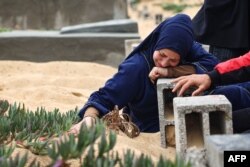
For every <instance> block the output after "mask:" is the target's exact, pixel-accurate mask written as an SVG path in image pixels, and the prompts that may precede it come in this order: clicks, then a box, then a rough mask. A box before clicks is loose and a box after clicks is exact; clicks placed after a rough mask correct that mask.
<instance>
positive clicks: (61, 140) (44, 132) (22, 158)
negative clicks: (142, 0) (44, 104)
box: [0, 101, 190, 167]
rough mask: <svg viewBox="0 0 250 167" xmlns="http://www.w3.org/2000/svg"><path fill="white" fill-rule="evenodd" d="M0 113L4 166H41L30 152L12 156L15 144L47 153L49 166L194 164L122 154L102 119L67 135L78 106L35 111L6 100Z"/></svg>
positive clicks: (1, 161) (0, 157)
mask: <svg viewBox="0 0 250 167" xmlns="http://www.w3.org/2000/svg"><path fill="white" fill-rule="evenodd" d="M0 113H1V114H0V134H1V135H0V166H1V167H12V166H15V167H24V166H25V167H26V166H27V167H39V166H41V165H40V164H39V162H38V161H37V160H36V159H32V160H31V162H28V154H27V153H26V154H24V155H20V154H16V156H12V153H13V152H14V150H15V147H22V148H25V149H27V150H28V151H30V152H31V153H33V154H35V155H47V156H48V157H49V158H50V160H51V161H50V162H49V163H50V164H49V165H48V167H68V166H70V165H71V160H73V159H75V160H78V162H79V166H81V167H85V166H88V167H99V166H100V167H113V166H120V167H137V166H144V167H152V166H157V167H175V166H178V167H190V164H186V163H185V162H184V161H182V160H180V159H178V158H176V161H175V162H171V161H169V160H166V159H164V158H163V157H160V159H159V161H158V162H157V163H155V162H154V161H152V159H151V158H150V157H149V156H147V155H144V154H141V155H139V156H135V153H134V152H133V151H131V150H126V151H125V152H124V153H123V154H122V155H119V153H118V152H117V151H115V150H114V147H115V144H116V133H115V131H113V130H107V128H106V127H107V126H105V124H104V123H103V122H102V120H101V121H98V122H97V124H96V126H93V127H91V128H87V127H86V126H84V125H82V127H81V129H80V132H79V134H78V135H76V136H74V135H73V134H70V135H65V131H67V130H68V129H69V128H70V127H71V126H72V124H74V123H76V122H77V121H78V118H77V116H76V115H77V109H75V110H73V111H69V112H67V113H66V114H61V113H60V112H59V111H58V110H57V109H55V110H54V111H52V112H47V111H45V109H43V108H38V109H37V110H36V111H35V112H31V111H29V110H26V109H25V106H24V105H22V106H21V105H17V104H16V103H15V104H14V105H10V104H9V103H8V102H7V101H2V102H1V103H0ZM120 121H121V120H120ZM122 121H124V120H122ZM11 144H13V146H11ZM6 145H7V146H6ZM15 145H16V146H15Z"/></svg>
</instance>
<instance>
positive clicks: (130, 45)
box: [124, 38, 142, 57]
mask: <svg viewBox="0 0 250 167" xmlns="http://www.w3.org/2000/svg"><path fill="white" fill-rule="evenodd" d="M141 41H142V40H141V39H140V38H138V39H126V40H125V43H124V44H125V57H127V56H128V55H129V54H130V53H131V52H132V51H133V50H134V49H135V48H136V47H137V46H138V45H139V44H140V43H141Z"/></svg>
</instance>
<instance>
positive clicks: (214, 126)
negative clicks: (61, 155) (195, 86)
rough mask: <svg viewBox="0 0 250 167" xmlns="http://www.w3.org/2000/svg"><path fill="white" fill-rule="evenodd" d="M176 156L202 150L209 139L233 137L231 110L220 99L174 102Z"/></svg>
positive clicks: (198, 98) (211, 97) (191, 99)
mask: <svg viewBox="0 0 250 167" xmlns="http://www.w3.org/2000/svg"><path fill="white" fill-rule="evenodd" d="M173 106H174V121H175V136H176V152H177V153H179V154H180V156H182V157H185V152H186V150H187V149H188V148H190V147H194V146H195V147H197V148H200V149H202V148H204V139H205V137H206V136H208V135H214V134H232V133H233V128H232V106H231V103H230V102H229V101H228V99H227V98H226V97H225V96H223V95H208V96H192V97H176V98H174V99H173Z"/></svg>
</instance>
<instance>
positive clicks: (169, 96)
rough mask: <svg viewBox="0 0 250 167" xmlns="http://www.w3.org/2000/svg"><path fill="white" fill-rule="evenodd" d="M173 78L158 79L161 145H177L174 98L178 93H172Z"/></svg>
mask: <svg viewBox="0 0 250 167" xmlns="http://www.w3.org/2000/svg"><path fill="white" fill-rule="evenodd" d="M172 80H173V79H169V78H161V79H158V80H157V99H158V111H159V122H160V134H161V146H162V147H164V148H166V147H167V146H175V130H174V129H175V126H174V125H175V123H174V112H173V98H174V97H176V94H174V93H172V89H173V87H174V85H173V84H172V83H171V81H172Z"/></svg>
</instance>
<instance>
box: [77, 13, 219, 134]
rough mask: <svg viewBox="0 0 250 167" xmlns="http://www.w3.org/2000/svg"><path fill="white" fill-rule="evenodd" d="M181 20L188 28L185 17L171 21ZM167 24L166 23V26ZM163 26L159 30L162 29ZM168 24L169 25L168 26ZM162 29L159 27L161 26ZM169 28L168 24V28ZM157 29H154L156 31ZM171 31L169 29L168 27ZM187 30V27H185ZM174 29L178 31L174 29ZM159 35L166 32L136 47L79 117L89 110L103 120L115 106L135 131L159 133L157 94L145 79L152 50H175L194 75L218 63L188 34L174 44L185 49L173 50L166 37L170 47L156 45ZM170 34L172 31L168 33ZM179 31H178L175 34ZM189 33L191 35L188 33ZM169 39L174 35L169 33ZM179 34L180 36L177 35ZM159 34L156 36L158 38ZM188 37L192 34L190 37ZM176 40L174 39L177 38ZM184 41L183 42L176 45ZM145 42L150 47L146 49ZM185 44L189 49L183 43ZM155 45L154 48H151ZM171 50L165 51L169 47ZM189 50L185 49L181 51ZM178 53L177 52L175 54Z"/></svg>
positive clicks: (147, 79)
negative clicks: (124, 113)
mask: <svg viewBox="0 0 250 167" xmlns="http://www.w3.org/2000/svg"><path fill="white" fill-rule="evenodd" d="M181 19H184V21H185V22H188V24H190V25H191V24H192V23H191V20H190V18H189V17H188V16H186V15H183V14H181V15H177V16H175V17H173V19H172V20H174V22H173V23H174V26H176V25H177V26H178V27H179V25H178V24H176V22H177V23H178V21H179V20H181ZM168 21H171V20H167V21H165V22H168ZM165 22H163V23H162V24H161V25H160V26H159V27H164V24H165ZM168 23H169V22H168ZM162 25H163V26H162ZM171 26H172V24H170V27H171ZM159 27H158V28H159ZM172 28H173V27H172ZM189 28H190V30H191V27H189ZM174 29H178V28H176V27H174ZM160 30H161V32H162V31H163V30H164V33H167V34H169V32H168V29H157V28H156V30H155V31H154V32H153V35H152V33H151V34H150V35H149V37H148V38H147V39H145V41H144V42H142V44H141V45H139V46H138V48H136V49H135V50H134V51H133V52H132V53H131V54H130V55H129V56H128V58H127V59H125V60H124V61H123V62H122V63H121V64H120V65H119V67H118V72H117V73H116V74H115V75H114V76H113V77H112V78H111V79H109V80H108V81H107V82H106V83H105V85H104V86H103V87H102V88H100V89H99V90H98V91H95V92H94V93H92V94H91V95H90V98H89V99H88V101H87V103H86V104H85V105H84V107H83V108H82V109H81V110H80V113H79V116H80V117H83V115H84V113H85V111H86V109H87V108H88V107H90V106H92V107H95V108H96V109H97V110H98V111H99V113H100V116H103V115H105V114H107V113H108V112H110V111H111V110H113V108H114V106H115V105H118V107H119V109H121V108H123V107H125V106H126V108H127V109H128V110H129V113H130V116H131V119H132V121H133V122H134V123H135V124H136V125H137V126H138V127H139V129H140V131H141V132H157V131H159V117H158V103H157V91H156V85H155V84H153V83H152V82H151V81H150V79H149V77H148V75H149V72H150V71H151V69H152V68H153V67H154V66H155V65H154V61H153V58H152V55H153V54H152V53H153V51H154V49H159V48H161V47H162V48H170V49H173V50H175V51H176V52H178V53H179V54H180V55H181V63H180V65H181V64H192V65H193V66H194V67H195V69H196V73H205V72H207V71H210V70H212V69H213V68H214V66H215V65H216V64H217V63H218V60H217V58H215V57H214V56H213V55H211V54H209V53H208V52H206V51H205V50H204V49H203V48H202V47H201V45H200V44H199V43H197V42H194V41H193V39H192V38H191V37H190V34H189V35H187V36H185V35H181V36H180V37H179V38H182V39H179V40H177V43H178V44H179V43H183V44H184V45H185V46H183V47H181V46H179V45H176V46H177V47H178V48H176V49H175V48H174V47H175V45H173V44H174V42H173V41H174V40H173V39H170V38H172V37H171V35H170V36H169V35H168V38H169V40H171V42H170V44H169V45H168V44H167V43H168V42H163V43H164V44H163V45H165V46H162V45H161V44H159V43H160V42H159V38H157V37H155V36H154V35H155V34H157V33H155V32H159V31H160ZM171 31H172V29H171ZM179 31H181V30H179ZM190 32H191V31H190ZM171 34H172V35H176V34H174V33H171ZM179 34H181V32H180V33H179ZM161 35H162V34H157V36H161ZM191 35H192V34H191ZM177 38H178V37H177ZM183 38H186V41H180V40H183ZM147 40H149V41H150V42H151V44H152V45H148V44H149V42H148V41H147ZM187 42H188V43H189V46H188V45H186V44H185V43H187ZM155 43H156V45H154V44H155ZM170 45H171V47H168V46H170ZM185 47H189V48H185ZM178 49H180V51H178Z"/></svg>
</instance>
